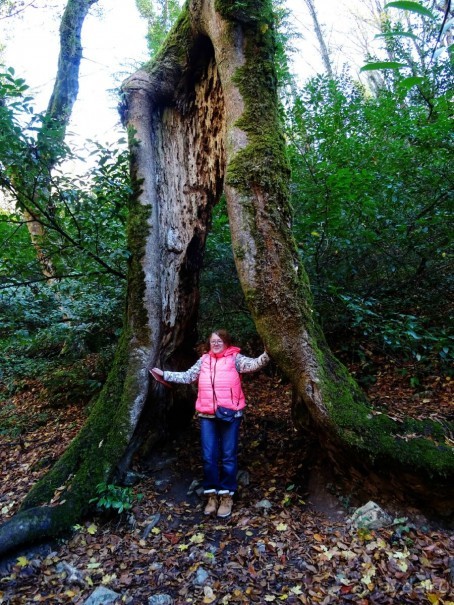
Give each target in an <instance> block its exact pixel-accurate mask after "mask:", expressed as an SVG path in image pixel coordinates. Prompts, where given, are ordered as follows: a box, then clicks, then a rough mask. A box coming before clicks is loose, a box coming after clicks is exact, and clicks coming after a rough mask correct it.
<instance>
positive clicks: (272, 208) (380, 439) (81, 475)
mask: <svg viewBox="0 0 454 605" xmlns="http://www.w3.org/2000/svg"><path fill="white" fill-rule="evenodd" d="M274 50H275V40H274V31H273V16H272V11H271V1H270V0H246V1H245V2H243V3H241V5H240V4H239V3H235V2H233V1H231V0H217V1H216V2H213V0H190V1H189V3H188V5H187V6H186V7H185V9H184V10H183V12H182V14H181V16H180V18H179V20H178V22H177V23H176V25H175V27H174V29H173V30H172V32H171V33H170V35H169V37H168V39H167V41H166V43H165V45H164V47H163V49H162V50H161V52H160V54H159V55H158V57H157V58H156V60H155V61H154V62H153V63H152V64H150V65H146V66H145V67H144V68H143V69H141V70H140V71H139V72H137V73H136V74H135V75H133V76H132V77H131V78H129V79H128V80H127V81H126V82H125V84H124V87H123V92H124V106H123V117H124V121H125V123H126V125H127V127H128V130H129V135H130V147H131V157H132V160H131V171H132V176H133V180H134V183H135V186H136V195H135V196H134V197H133V199H132V200H131V207H130V218H129V226H128V239H129V246H130V251H131V261H130V267H129V276H128V302H127V311H126V318H125V327H124V331H123V335H122V338H121V341H120V343H119V346H118V350H117V353H116V357H115V363H114V366H113V369H112V371H111V373H110V375H109V378H108V381H107V384H106V385H105V387H104V389H103V391H102V393H101V395H100V397H99V400H98V401H97V403H96V404H95V406H94V408H93V412H92V414H91V416H90V418H89V420H88V422H87V424H86V426H85V427H84V428H83V429H82V431H81V433H80V434H79V436H78V437H77V438H76V440H75V441H74V443H73V444H72V445H71V447H70V448H69V449H68V451H67V452H66V454H65V455H64V456H63V458H62V459H61V460H60V461H59V462H58V463H57V465H56V466H55V468H54V469H53V470H52V471H51V472H50V473H49V474H48V475H46V476H45V477H44V479H43V480H42V481H41V482H40V483H38V485H37V486H36V487H35V488H34V489H33V490H32V492H31V494H30V495H29V497H28V498H27V500H26V502H25V504H24V509H23V511H22V512H21V513H19V514H18V515H17V517H16V518H13V519H12V520H11V521H10V522H9V523H8V524H5V525H4V526H2V527H1V528H0V552H2V550H3V551H4V550H6V549H8V548H11V547H12V546H15V545H17V544H18V543H20V542H23V541H26V540H27V539H30V538H31V539H34V538H35V537H36V536H37V535H39V537H40V538H41V539H42V538H43V537H45V536H46V535H56V534H57V533H59V532H61V531H62V529H64V528H65V527H70V526H71V525H72V524H73V523H74V522H75V521H76V520H77V519H78V518H79V517H80V516H82V515H83V514H85V513H86V512H87V510H88V506H89V505H88V502H89V500H90V498H91V497H92V496H93V495H94V490H95V486H96V484H97V483H98V482H100V481H103V480H107V479H111V478H112V477H114V476H116V477H120V478H121V476H122V475H123V474H124V472H125V470H126V469H127V468H128V465H129V462H130V460H131V457H132V456H133V454H134V453H135V452H137V450H138V448H139V447H140V445H143V443H144V442H145V441H147V442H148V445H149V444H150V443H151V444H153V443H156V442H157V440H158V439H159V437H160V436H162V435H163V434H165V431H166V429H167V428H168V427H169V424H170V419H171V418H172V417H174V416H179V417H181V415H183V416H184V415H185V413H186V412H187V417H189V416H190V415H191V404H188V403H187V402H188V401H189V400H190V396H189V395H188V393H187V391H176V390H172V391H168V390H165V389H164V388H163V387H162V386H161V385H157V384H155V383H153V382H152V383H150V382H149V377H148V368H149V367H151V366H153V365H159V366H161V367H165V368H166V367H169V368H172V369H182V368H186V367H187V366H188V364H189V363H190V362H191V360H192V347H193V345H194V342H195V338H196V334H195V326H196V319H197V309H198V276H199V272H200V268H201V262H202V255H203V249H204V244H205V238H206V233H207V228H208V225H209V222H210V215H211V208H212V206H213V204H215V203H216V201H217V200H218V198H219V196H220V195H221V192H222V190H223V188H224V191H225V194H226V197H227V202H228V212H229V218H230V224H231V231H232V242H233V249H234V255H235V262H236V265H237V269H238V273H239V276H240V280H241V284H242V287H243V290H244V292H245V295H246V299H247V302H248V305H249V308H250V310H251V312H252V315H253V318H254V321H255V324H256V327H257V330H258V332H259V334H260V335H261V337H262V338H263V341H264V343H265V345H266V347H267V349H268V350H269V352H270V354H271V355H272V357H273V359H274V360H275V362H276V363H277V364H278V366H279V367H280V368H281V369H282V371H283V372H284V373H285V374H286V375H287V376H288V378H289V379H290V380H291V382H292V384H293V386H294V390H295V405H294V417H295V421H296V422H297V423H302V422H303V419H305V420H307V419H308V418H309V419H310V424H311V427H312V428H313V429H314V430H315V431H316V432H317V433H318V436H319V438H320V440H321V442H322V444H323V447H324V449H325V450H326V452H327V456H328V458H329V460H330V461H331V463H332V465H333V466H334V467H335V468H336V469H337V470H338V472H339V473H340V474H342V473H345V472H346V470H347V469H350V468H351V469H354V470H355V472H359V473H362V474H363V475H364V476H366V474H369V476H370V474H371V472H372V473H373V476H374V477H375V479H376V481H377V482H382V484H385V483H386V481H387V480H389V479H390V477H391V475H392V474H394V476H395V477H397V478H398V479H399V481H401V484H402V485H403V486H404V487H405V488H407V489H409V490H411V491H412V493H415V492H418V493H419V495H420V496H424V494H425V493H426V490H427V483H428V481H430V479H431V478H432V481H433V482H434V483H435V481H436V487H435V488H434V489H433V490H432V495H431V498H433V499H434V498H435V497H436V496H435V495H434V494H435V493H436V494H437V495H438V502H439V503H440V507H441V508H443V503H445V504H446V502H448V501H449V498H450V496H452V484H453V482H452V481H451V480H452V477H453V463H452V454H451V453H450V452H448V453H446V451H444V450H443V451H442V449H440V448H438V449H437V448H436V447H435V446H434V445H433V443H432V442H430V441H429V440H425V439H422V438H421V439H420V438H418V439H408V440H405V439H404V438H402V436H404V437H405V435H404V433H405V430H406V429H405V427H402V426H399V429H398V433H399V436H398V435H397V431H396V428H395V424H394V423H393V421H392V420H390V419H388V418H387V417H385V416H375V415H374V414H373V413H372V411H371V409H370V408H369V406H368V404H367V401H366V399H365V397H364V395H363V393H362V391H361V390H360V388H359V387H358V386H357V385H356V383H355V382H354V380H353V379H352V378H351V377H350V376H349V375H348V372H347V371H346V369H345V368H344V367H343V366H342V365H341V364H340V363H339V361H337V360H336V359H335V358H334V357H333V355H332V353H331V352H330V351H329V349H328V347H327V345H326V343H325V340H324V337H323V334H322V332H321V330H320V328H319V326H318V325H317V323H316V321H315V319H314V312H313V306H312V297H311V293H310V288H309V284H308V280H307V278H306V274H305V272H304V269H303V267H302V266H301V263H300V259H299V256H298V252H297V249H296V246H295V244H294V241H293V239H292V235H291V209H290V206H289V192H288V190H289V177H290V175H289V168H288V164H287V160H286V155H285V141H284V138H283V135H282V133H281V124H280V120H279V112H278V101H277V92H276V77H275V71H274ZM176 405H178V414H175V413H174V410H175V406H176ZM412 430H414V425H413V427H412ZM390 469H392V470H393V473H390V472H389V471H390ZM62 486H64V488H65V489H64V490H61V489H60V490H59V491H58V493H59V494H61V495H60V497H59V500H57V501H55V498H54V494H55V493H56V490H57V488H61V487H62ZM52 502H53V504H52V505H49V504H47V506H46V507H44V508H43V507H41V506H39V505H42V504H44V503H52ZM14 532H17V533H16V534H15V535H14ZM18 536H19V537H18Z"/></svg>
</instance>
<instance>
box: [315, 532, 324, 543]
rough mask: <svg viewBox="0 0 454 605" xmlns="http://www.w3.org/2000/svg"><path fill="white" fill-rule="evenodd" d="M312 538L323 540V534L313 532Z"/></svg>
mask: <svg viewBox="0 0 454 605" xmlns="http://www.w3.org/2000/svg"><path fill="white" fill-rule="evenodd" d="M313 537H314V540H317V542H323V536H321V535H320V534H314V536H313Z"/></svg>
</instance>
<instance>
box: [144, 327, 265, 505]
mask: <svg viewBox="0 0 454 605" xmlns="http://www.w3.org/2000/svg"><path fill="white" fill-rule="evenodd" d="M207 344H208V346H209V351H208V353H205V354H204V355H202V357H201V358H200V359H199V360H198V361H197V363H196V364H195V365H193V366H192V368H189V370H187V371H186V372H167V371H165V372H163V371H162V370H160V369H159V368H153V372H155V373H156V374H158V375H159V376H162V378H163V379H164V380H165V381H167V382H178V383H185V384H189V383H191V382H196V381H197V382H198V397H197V402H196V411H197V412H198V415H199V418H200V437H201V443H202V457H203V475H204V477H203V488H204V493H205V494H206V495H207V496H208V502H207V505H206V506H205V511H204V512H205V514H206V515H211V514H214V513H217V516H218V517H228V516H229V515H230V514H231V512H232V505H233V499H232V496H233V494H234V493H235V491H236V489H237V478H236V475H237V470H238V437H239V429H240V424H241V419H242V417H243V408H244V407H245V405H246V402H245V399H244V393H243V389H242V388H241V378H240V374H242V373H245V372H255V371H257V370H260V368H263V366H265V365H266V364H267V363H268V361H269V357H268V354H267V353H266V352H264V353H262V355H260V357H257V358H256V359H252V358H251V357H245V356H244V355H241V354H240V349H239V348H238V347H234V346H232V339H231V337H230V335H229V333H228V332H227V331H226V330H216V331H215V332H213V333H212V334H211V336H210V338H209V340H208V343H207ZM219 407H220V408H221V410H222V411H225V410H226V408H227V411H225V413H226V414H231V415H232V416H233V418H231V419H230V421H229V422H226V421H225V420H223V419H220V418H218V417H217V416H216V410H217V409H218V408H219ZM230 410H231V412H229V411H230ZM219 411H220V410H218V413H219Z"/></svg>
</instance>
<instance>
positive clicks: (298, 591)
mask: <svg viewBox="0 0 454 605" xmlns="http://www.w3.org/2000/svg"><path fill="white" fill-rule="evenodd" d="M290 592H293V594H303V591H302V590H301V584H297V585H296V586H294V587H293V588H290Z"/></svg>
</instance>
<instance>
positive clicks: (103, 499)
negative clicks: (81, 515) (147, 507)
mask: <svg viewBox="0 0 454 605" xmlns="http://www.w3.org/2000/svg"><path fill="white" fill-rule="evenodd" d="M96 491H97V493H98V495H97V497H96V498H92V499H91V500H90V503H95V502H96V507H97V508H98V509H99V510H101V511H104V512H110V511H117V513H118V514H121V513H123V512H124V511H128V510H130V509H131V508H132V507H133V505H134V503H135V502H136V501H140V500H141V499H142V498H143V494H137V495H136V494H134V491H133V489H132V487H120V486H119V485H114V484H111V483H98V485H97V486H96Z"/></svg>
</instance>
